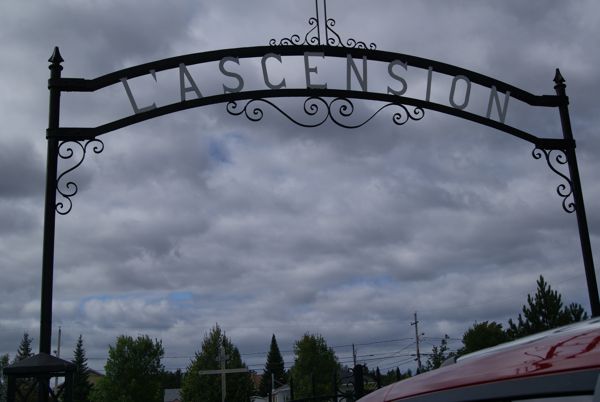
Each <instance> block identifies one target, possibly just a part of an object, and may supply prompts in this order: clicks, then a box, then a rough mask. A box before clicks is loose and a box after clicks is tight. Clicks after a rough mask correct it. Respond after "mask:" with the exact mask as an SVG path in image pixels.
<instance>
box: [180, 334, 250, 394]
mask: <svg viewBox="0 0 600 402" xmlns="http://www.w3.org/2000/svg"><path fill="white" fill-rule="evenodd" d="M221 347H222V348H223V350H224V351H225V355H226V359H227V364H226V368H244V367H246V365H245V364H244V363H243V362H242V358H241V356H240V352H239V350H238V348H237V347H235V346H234V345H233V343H232V342H231V340H229V339H228V338H227V336H226V335H225V332H223V331H222V330H221V328H220V327H219V325H215V327H213V328H212V329H211V331H210V333H208V334H207V335H205V336H204V340H203V341H202V350H201V351H200V352H196V355H195V357H194V359H193V360H192V362H191V363H190V365H189V366H188V368H187V372H186V374H185V375H184V377H183V381H182V384H181V396H182V398H183V400H184V401H185V402H221V376H220V375H217V374H206V375H200V373H199V371H202V370H217V369H220V368H221V367H220V357H219V351H220V348H221ZM225 378H226V388H227V400H228V401H235V402H247V401H249V400H250V397H251V396H252V393H253V392H254V386H253V384H252V381H251V379H250V375H249V373H234V374H227V375H226V376H225Z"/></svg>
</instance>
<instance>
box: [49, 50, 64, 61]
mask: <svg viewBox="0 0 600 402" xmlns="http://www.w3.org/2000/svg"><path fill="white" fill-rule="evenodd" d="M48 61H49V62H50V63H52V64H60V63H62V62H63V61H65V60H64V59H63V58H62V56H61V55H60V50H58V46H54V52H52V56H50V58H49V59H48Z"/></svg>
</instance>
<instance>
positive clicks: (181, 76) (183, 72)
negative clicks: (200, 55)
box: [179, 63, 202, 102]
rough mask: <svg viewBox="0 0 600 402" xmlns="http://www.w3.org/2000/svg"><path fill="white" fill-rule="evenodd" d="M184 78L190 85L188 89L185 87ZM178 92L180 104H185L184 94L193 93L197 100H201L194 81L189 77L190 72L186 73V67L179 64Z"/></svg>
mask: <svg viewBox="0 0 600 402" xmlns="http://www.w3.org/2000/svg"><path fill="white" fill-rule="evenodd" d="M185 78H187V80H188V81H189V82H190V84H191V86H190V87H186V86H185ZM179 90H180V93H181V101H182V102H185V94H186V92H195V93H196V96H197V97H198V98H202V94H201V93H200V90H199V89H198V86H197V85H196V83H195V82H194V79H193V78H192V76H191V75H190V72H189V71H188V69H187V67H186V66H185V64H183V63H181V64H180V65H179Z"/></svg>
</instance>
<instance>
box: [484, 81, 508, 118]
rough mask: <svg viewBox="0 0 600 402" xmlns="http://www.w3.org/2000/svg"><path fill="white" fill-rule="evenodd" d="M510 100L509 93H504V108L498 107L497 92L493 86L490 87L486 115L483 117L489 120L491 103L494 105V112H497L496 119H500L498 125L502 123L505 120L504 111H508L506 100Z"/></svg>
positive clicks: (498, 98)
mask: <svg viewBox="0 0 600 402" xmlns="http://www.w3.org/2000/svg"><path fill="white" fill-rule="evenodd" d="M509 99H510V91H506V94H504V107H502V108H501V107H500V97H499V96H498V91H497V90H496V87H495V86H494V85H492V88H491V91H490V101H489V102H488V108H487V113H486V115H485V117H487V118H488V119H489V118H490V116H491V115H492V103H494V102H495V103H496V110H497V111H498V117H499V118H500V123H504V120H505V119H506V111H507V110H508V100H509Z"/></svg>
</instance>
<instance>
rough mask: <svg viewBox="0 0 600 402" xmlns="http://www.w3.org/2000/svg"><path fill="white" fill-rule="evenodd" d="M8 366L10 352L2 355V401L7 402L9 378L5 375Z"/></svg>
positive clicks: (0, 394)
mask: <svg viewBox="0 0 600 402" xmlns="http://www.w3.org/2000/svg"><path fill="white" fill-rule="evenodd" d="M6 366H8V354H5V355H2V356H0V402H6V391H7V389H6V388H7V383H6V381H7V379H6V377H5V376H4V368H5V367H6Z"/></svg>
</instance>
